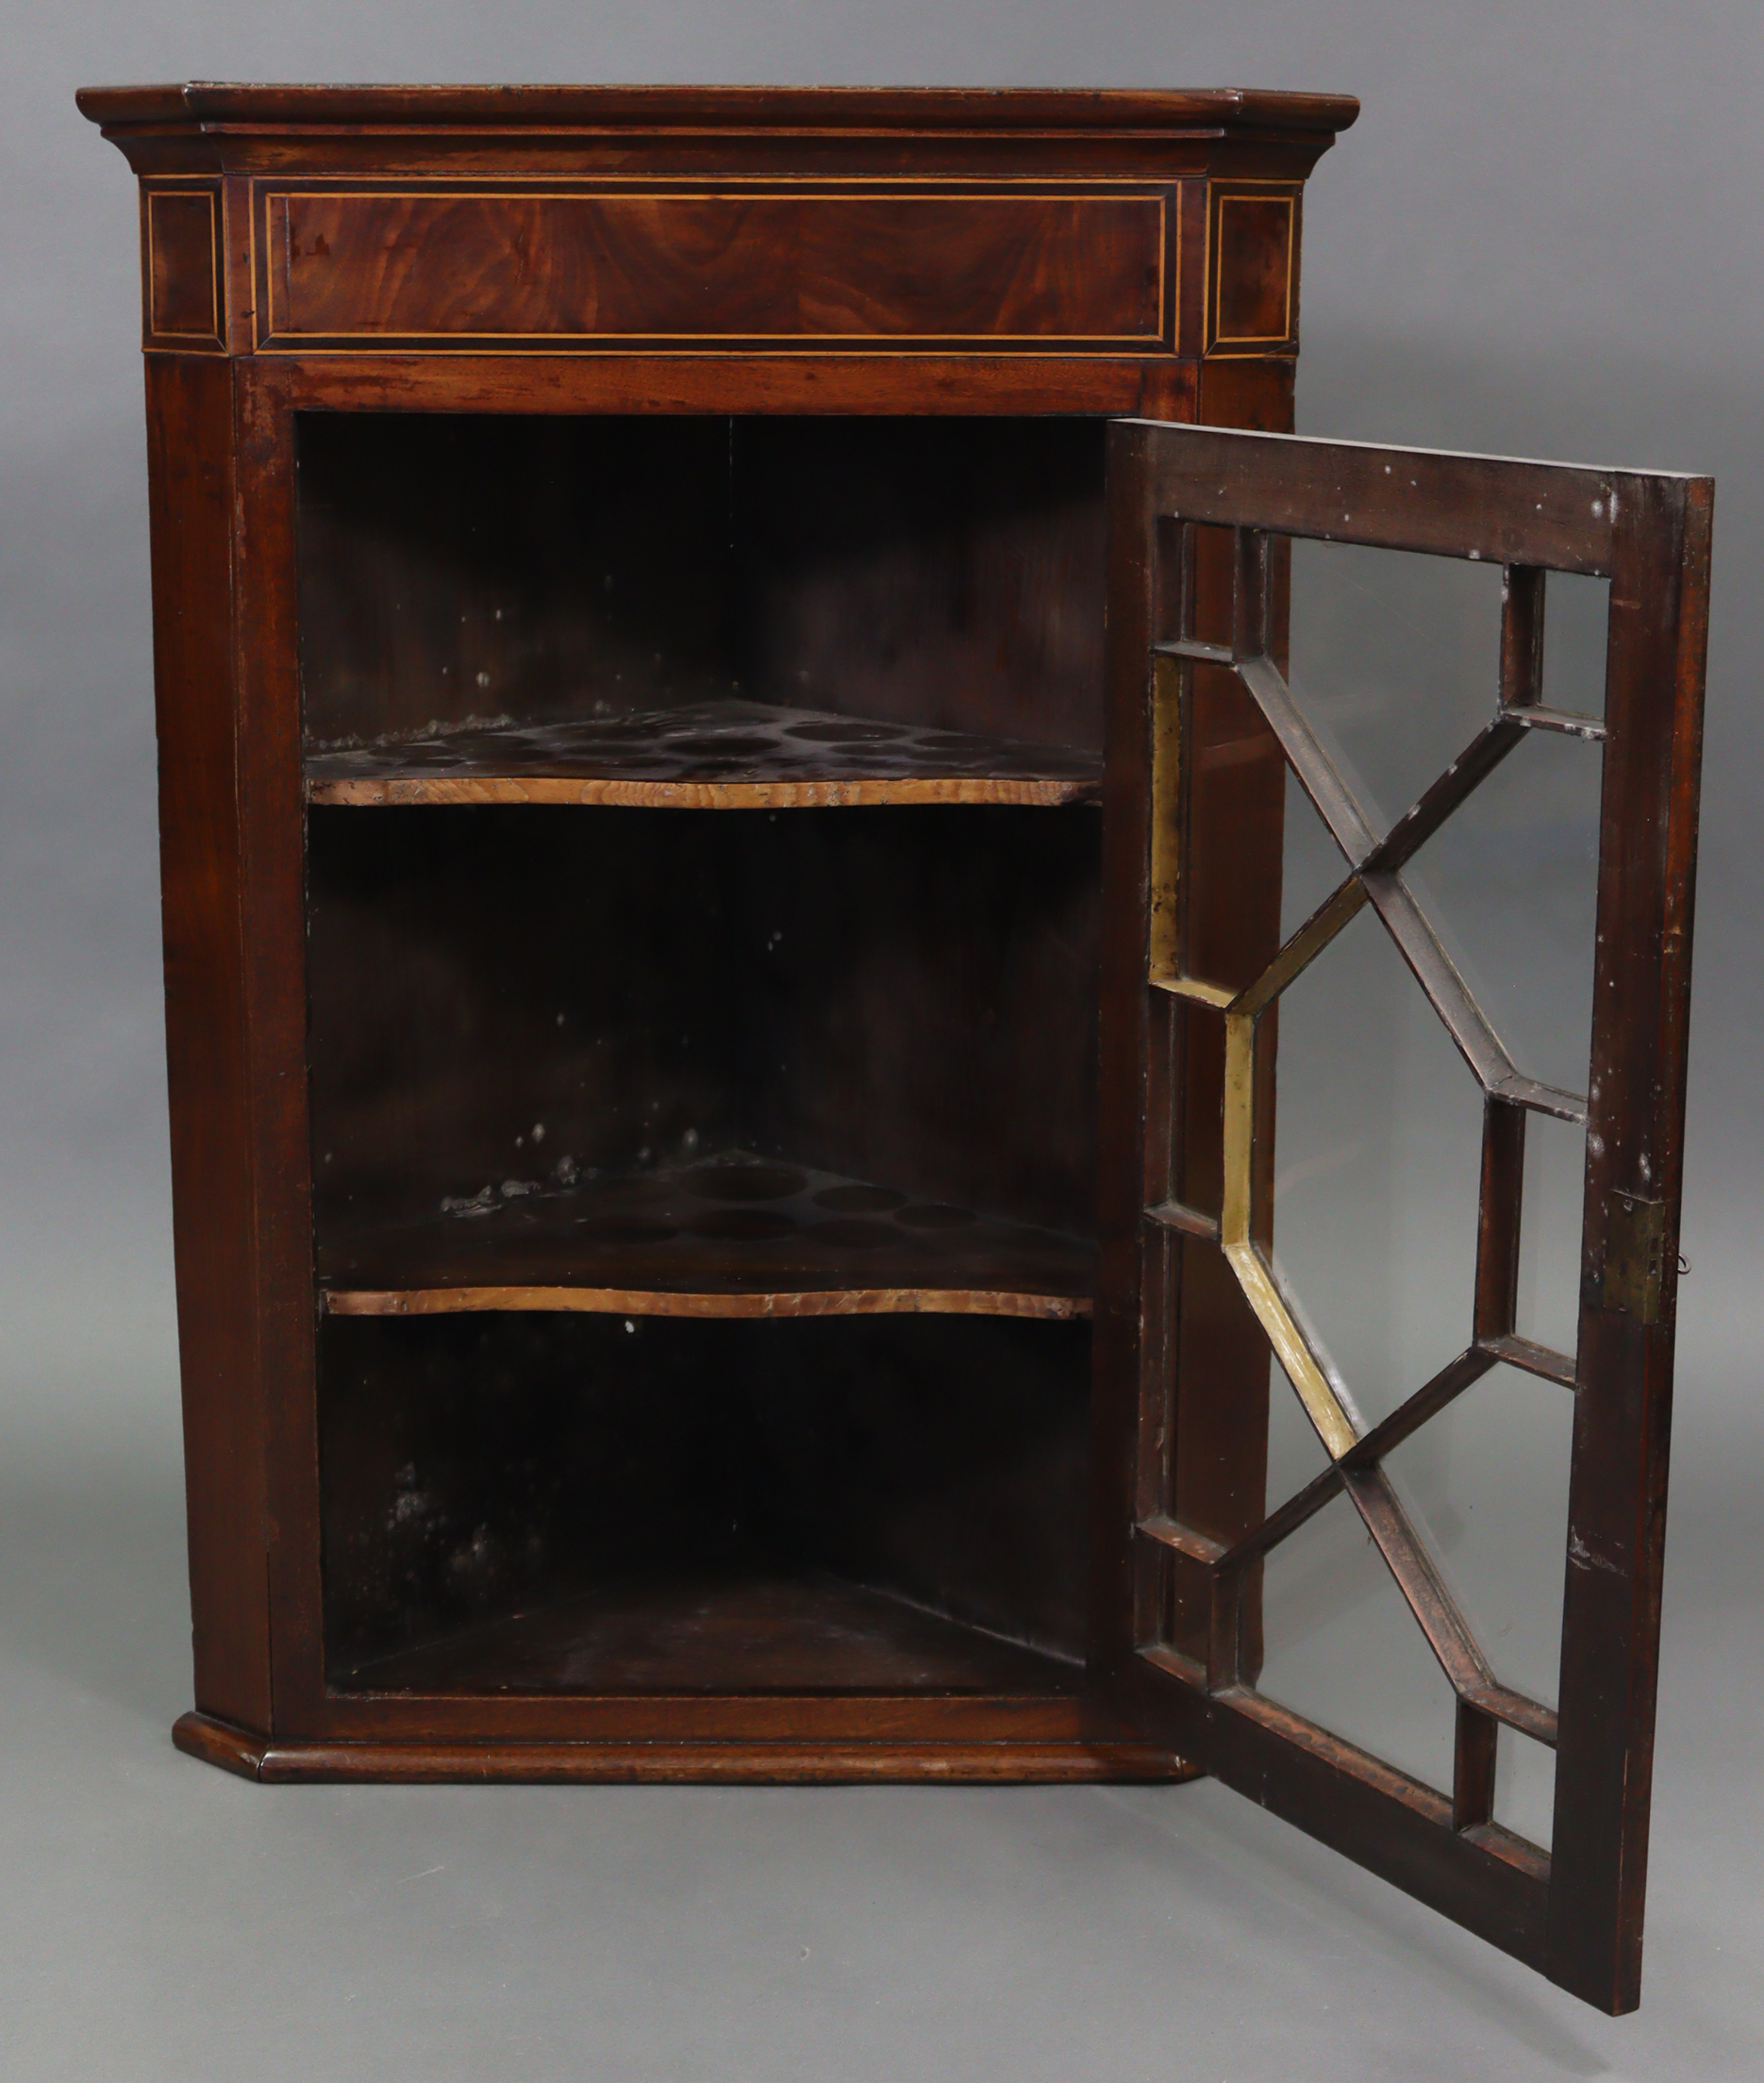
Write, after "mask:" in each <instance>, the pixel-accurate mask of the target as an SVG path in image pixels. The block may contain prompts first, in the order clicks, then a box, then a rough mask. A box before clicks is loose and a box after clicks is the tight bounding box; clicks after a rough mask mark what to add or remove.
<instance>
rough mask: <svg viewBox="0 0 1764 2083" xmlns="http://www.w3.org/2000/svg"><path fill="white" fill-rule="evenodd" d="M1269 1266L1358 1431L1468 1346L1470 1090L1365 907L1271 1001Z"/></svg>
mask: <svg viewBox="0 0 1764 2083" xmlns="http://www.w3.org/2000/svg"><path fill="white" fill-rule="evenodd" d="M1275 1064H1276V1088H1277V1097H1276V1103H1275V1115H1276V1118H1275V1124H1274V1219H1273V1241H1274V1264H1275V1267H1276V1270H1277V1271H1278V1273H1279V1275H1280V1278H1281V1281H1282V1283H1283V1285H1284V1286H1285V1288H1286V1290H1287V1291H1288V1293H1289V1295H1290V1298H1291V1300H1292V1303H1293V1304H1294V1308H1295V1313H1297V1314H1299V1315H1300V1316H1301V1317H1302V1318H1303V1320H1304V1321H1306V1323H1307V1325H1309V1326H1310V1327H1312V1328H1313V1329H1314V1330H1315V1332H1316V1334H1317V1336H1318V1337H1319V1339H1320V1340H1321V1341H1322V1343H1323V1346H1324V1348H1325V1349H1326V1350H1327V1352H1328V1354H1329V1355H1330V1357H1331V1358H1332V1359H1333V1361H1334V1363H1335V1365H1336V1367H1337V1369H1338V1370H1339V1371H1340V1375H1341V1378H1342V1380H1343V1382H1344V1383H1345V1385H1346V1387H1347V1389H1348V1391H1349V1393H1350V1394H1351V1396H1352V1398H1353V1400H1354V1403H1355V1404H1356V1406H1357V1408H1358V1409H1359V1411H1360V1412H1361V1414H1362V1415H1363V1416H1364V1417H1365V1419H1366V1421H1367V1423H1368V1424H1373V1423H1376V1421H1377V1420H1378V1419H1379V1418H1382V1417H1384V1416H1386V1415H1388V1414H1389V1413H1390V1411H1391V1410H1393V1409H1394V1408H1396V1407H1397V1405H1398V1404H1399V1403H1401V1402H1402V1401H1403V1400H1404V1399H1405V1398H1406V1397H1407V1396H1409V1395H1411V1394H1413V1392H1414V1391H1416V1390H1417V1389H1419V1388H1420V1387H1421V1386H1422V1384H1423V1382H1425V1381H1426V1380H1427V1379H1428V1378H1429V1377H1430V1376H1431V1375H1434V1374H1436V1373H1437V1372H1438V1371H1439V1368H1441V1367H1443V1366H1444V1365H1445V1363H1446V1362H1447V1361H1448V1360H1449V1359H1451V1358H1453V1357H1454V1356H1455V1355H1456V1354H1457V1353H1460V1352H1462V1351H1463V1349H1464V1348H1465V1346H1466V1345H1468V1344H1469V1343H1470V1340H1471V1331H1472V1302H1473V1294H1474V1288H1475V1263H1476V1202H1477V1191H1478V1186H1479V1182H1480V1177H1481V1161H1482V1160H1481V1151H1482V1094H1481V1091H1480V1089H1479V1088H1478V1086H1477V1084H1476V1082H1475V1080H1474V1079H1473V1077H1472V1075H1471V1074H1470V1072H1469V1070H1468V1069H1467V1067H1466V1066H1465V1063H1464V1060H1463V1058H1461V1057H1460V1056H1459V1055H1458V1053H1457V1050H1456V1047H1455V1046H1454V1045H1453V1042H1452V1041H1451V1038H1450V1037H1449V1036H1448V1035H1447V1033H1446V1031H1445V1029H1444V1028H1443V1027H1442V1026H1441V1025H1440V1024H1439V1020H1438V1019H1437V1018H1436V1017H1435V1015H1434V1012H1433V1008H1431V1007H1430V1006H1429V1005H1428V1003H1427V1001H1426V1000H1425V998H1423V996H1422V994H1421V992H1420V990H1419V989H1418V988H1417V986H1416V984H1415V981H1414V979H1413V978H1412V977H1411V976H1410V975H1409V973H1408V970H1407V968H1406V965H1405V964H1404V962H1403V959H1402V958H1401V956H1399V955H1398V953H1397V951H1396V948H1395V946H1394V944H1393V943H1392V942H1391V940H1390V935H1389V934H1388V933H1387V932H1386V931H1385V929H1384V926H1383V925H1382V924H1381V923H1380V921H1379V920H1378V919H1377V918H1376V916H1375V915H1374V914H1373V913H1372V912H1371V911H1362V912H1361V913H1360V914H1359V916H1358V917H1357V918H1356V919H1355V920H1354V921H1353V923H1352V924H1351V925H1349V926H1348V927H1347V928H1346V930H1345V931H1344V932H1342V933H1341V934H1340V937H1339V938H1338V939H1337V940H1336V941H1335V942H1332V943H1331V945H1330V946H1329V947H1328V948H1326V949H1325V950H1324V952H1323V954H1322V955H1321V956H1320V957H1319V958H1318V959H1317V960H1316V961H1315V962H1314V963H1313V964H1312V965H1311V967H1310V968H1309V969H1308V970H1306V972H1305V974H1304V975H1302V976H1301V977H1300V978H1299V979H1298V981H1297V982H1296V983H1295V984H1293V985H1291V986H1290V988H1289V989H1288V990H1287V991H1286V992H1284V993H1283V994H1282V996H1281V999H1280V1002H1279V1031H1278V1037H1277V1042H1276V1054H1275Z"/></svg>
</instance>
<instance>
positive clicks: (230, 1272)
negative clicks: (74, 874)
mask: <svg viewBox="0 0 1764 2083" xmlns="http://www.w3.org/2000/svg"><path fill="white" fill-rule="evenodd" d="M147 428H148V466H149V484H150V488H151V500H152V515H153V603H154V677H155V687H156V700H157V712H158V740H159V858H160V875H161V880H162V905H163V916H164V936H165V996H166V1060H167V1071H168V1077H169V1082H170V1091H171V1112H172V1186H173V1204H174V1213H173V1234H174V1242H175V1256H176V1266H177V1322H178V1341H179V1346H180V1351H181V1358H182V1368H183V1396H184V1461H185V1486H186V1497H187V1505H188V1511H189V1525H190V1586H191V1619H192V1632H193V1641H194V1654H195V1690H196V1704H197V1706H198V1707H199V1708H201V1709H202V1711H203V1712H205V1713H208V1714H211V1715H214V1716H216V1717H218V1718H220V1719H223V1720H225V1721H228V1722H232V1723H234V1724H237V1725H241V1726H243V1727H248V1728H259V1729H264V1730H267V1729H268V1728H269V1726H270V1656H269V1647H270V1645H269V1608H268V1601H267V1591H266V1575H265V1559H264V1538H265V1521H264V1461H263V1432H262V1408H261V1400H260V1391H259V1384H258V1378H257V1366H256V1350H257V1343H256V1331H255V1324H254V1318H255V1301H254V1297H255V1267H254V1255H253V1249H252V1237H253V1226H254V1220H253V1194H252V1168H251V1162H250V1140H249V1113H248V1107H247V1100H246V1059H245V1043H244V1006H243V969H242V946H241V929H240V830H239V804H238V792H237V774H236V757H235V756H236V749H237V746H236V709H235V704H234V690H233V681H232V630H233V613H232V542H231V516H232V495H233V443H232V371H231V369H230V367H229V366H228V365H227V364H226V363H225V362H224V361H222V360H219V359H218V358H217V359H213V360H203V359H200V358H196V357H190V358H185V357H177V358H170V357H163V358H162V357H158V356H150V357H149V358H148V360H147Z"/></svg>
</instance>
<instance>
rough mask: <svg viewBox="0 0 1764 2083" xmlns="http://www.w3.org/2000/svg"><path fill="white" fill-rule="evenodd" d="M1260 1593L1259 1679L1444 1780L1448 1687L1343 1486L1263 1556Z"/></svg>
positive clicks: (1448, 1779) (1290, 1701)
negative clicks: (1342, 1494) (1261, 1648)
mask: <svg viewBox="0 0 1764 2083" xmlns="http://www.w3.org/2000/svg"><path fill="white" fill-rule="evenodd" d="M1263 1601H1264V1604H1263V1627H1264V1635H1265V1641H1266V1651H1265V1655H1264V1660H1263V1664H1262V1675H1261V1679H1260V1682H1259V1686H1258V1690H1259V1691H1262V1692H1264V1693H1265V1694H1266V1695H1267V1696H1268V1697H1269V1698H1270V1699H1272V1700H1275V1701H1278V1702H1279V1704H1280V1705H1281V1706H1282V1707H1289V1708H1292V1709H1293V1711H1294V1712H1295V1713H1299V1714H1303V1715H1304V1716H1306V1719H1307V1720H1309V1721H1313V1722H1316V1723H1318V1724H1320V1725H1322V1726H1323V1727H1324V1728H1326V1729H1329V1730H1330V1731H1331V1732H1332V1733H1333V1734H1335V1735H1337V1736H1343V1737H1345V1738H1346V1739H1347V1740H1348V1741H1350V1742H1353V1743H1357V1744H1358V1745H1359V1746H1360V1748H1361V1749H1363V1750H1369V1751H1371V1752H1372V1754H1373V1757H1375V1758H1383V1759H1384V1760H1385V1762H1386V1763H1387V1764H1392V1765H1395V1766H1397V1767H1398V1769H1399V1770H1401V1771H1403V1772H1406V1773H1410V1774H1412V1775H1414V1776H1415V1777H1416V1778H1418V1779H1422V1780H1424V1781H1425V1782H1426V1783H1427V1784H1428V1785H1429V1786H1432V1787H1436V1788H1438V1789H1439V1791H1441V1792H1449V1791H1451V1786H1452V1738H1453V1726H1454V1722H1455V1717H1456V1705H1455V1702H1454V1699H1453V1694H1452V1688H1451V1687H1450V1686H1449V1685H1448V1684H1447V1683H1446V1679H1445V1675H1444V1673H1443V1672H1442V1671H1441V1670H1440V1669H1439V1663H1438V1661H1437V1660H1436V1658H1435V1657H1434V1654H1433V1651H1432V1650H1431V1649H1429V1648H1428V1646H1427V1640H1426V1637H1425V1636H1424V1635H1423V1633H1422V1631H1421V1629H1420V1627H1419V1626H1418V1625H1416V1622H1415V1616H1414V1615H1413V1614H1412V1613H1411V1612H1410V1611H1409V1609H1408V1608H1407V1606H1406V1604H1405V1603H1404V1600H1403V1596H1402V1593H1401V1592H1400V1591H1398V1590H1397V1588H1396V1585H1395V1583H1394V1581H1393V1580H1392V1578H1391V1576H1390V1572H1389V1570H1387V1569H1386V1568H1385V1565H1384V1559H1383V1558H1382V1557H1381V1556H1380V1555H1379V1553H1378V1551H1377V1549H1376V1548H1374V1547H1373V1544H1372V1541H1371V1540H1370V1539H1369V1538H1368V1536H1367V1532H1366V1528H1365V1525H1364V1523H1363V1522H1362V1521H1361V1519H1360V1516H1359V1514H1358V1513H1357V1512H1356V1510H1355V1509H1354V1508H1353V1506H1352V1505H1351V1504H1350V1503H1349V1502H1348V1500H1347V1499H1346V1498H1345V1497H1338V1498H1336V1499H1335V1500H1334V1501H1333V1502H1332V1503H1331V1504H1328V1505H1325V1506H1324V1507H1323V1510H1322V1511H1320V1512H1318V1513H1317V1515H1316V1516H1315V1517H1314V1518H1312V1519H1309V1520H1307V1521H1306V1524H1305V1525H1303V1526H1301V1527H1300V1528H1299V1530H1298V1531H1297V1532H1296V1533H1295V1534H1293V1535H1291V1537H1290V1539H1288V1540H1286V1541H1282V1542H1281V1544H1280V1545H1279V1546H1278V1547H1277V1548H1276V1549H1275V1550H1274V1551H1273V1555H1271V1556H1270V1557H1269V1558H1268V1563H1267V1570H1266V1575H1265V1577H1264V1583H1263Z"/></svg>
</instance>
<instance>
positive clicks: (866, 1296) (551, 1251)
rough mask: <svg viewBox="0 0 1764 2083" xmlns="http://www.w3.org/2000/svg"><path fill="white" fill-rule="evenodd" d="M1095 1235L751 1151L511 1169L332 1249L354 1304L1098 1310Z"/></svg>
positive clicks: (387, 1310) (374, 1310) (731, 1312)
mask: <svg viewBox="0 0 1764 2083" xmlns="http://www.w3.org/2000/svg"><path fill="white" fill-rule="evenodd" d="M1095 1258H1096V1252H1095V1247H1094V1245H1092V1244H1090V1243H1089V1242H1088V1241H1085V1240H1084V1239H1081V1238H1077V1237H1071V1236H1066V1235H1063V1234H1061V1233H1059V1232H1058V1231H1055V1230H1050V1229H1041V1228H1037V1227H1036V1226H1034V1225H1030V1224H1026V1223H1015V1222H1010V1221H1007V1220H1002V1219H1000V1218H998V1217H995V1216H988V1215H981V1214H976V1213H975V1212H974V1210H973V1209H971V1208H957V1207H954V1206H951V1205H949V1204H947V1203H942V1202H938V1201H935V1200H929V1199H926V1198H924V1197H923V1196H915V1195H913V1194H909V1193H906V1192H902V1191H898V1190H896V1189H894V1188H892V1187H887V1186H878V1185H875V1184H873V1183H872V1182H871V1181H869V1180H865V1179H853V1178H847V1177H845V1176H843V1175H840V1174H838V1173H832V1172H823V1171H819V1170H816V1169H815V1168H814V1167H812V1166H809V1165H802V1164H790V1163H785V1162H779V1161H774V1160H772V1159H767V1158H757V1157H755V1156H753V1155H752V1154H751V1153H750V1152H747V1151H742V1150H733V1151H727V1152H724V1153H723V1154H722V1155H720V1156H717V1157H714V1158H705V1159H703V1160H701V1161H700V1162H698V1163H695V1164H691V1165H673V1166H657V1167H655V1168H653V1169H650V1170H646V1171H643V1172H641V1173H635V1174H622V1175H607V1176H604V1177H596V1178H588V1179H582V1180H579V1181H573V1182H572V1183H571V1184H569V1185H567V1186H563V1185H558V1184H556V1183H551V1184H544V1185H541V1184H540V1183H538V1182H524V1181H519V1180H510V1181H508V1183H507V1184H506V1185H504V1186H503V1187H501V1188H499V1189H498V1188H491V1187H486V1188H485V1189H484V1190H483V1191H481V1192H479V1193H477V1194H474V1195H472V1196H470V1197H456V1198H453V1199H450V1200H449V1201H447V1202H446V1203H445V1204H443V1206H442V1207H441V1208H440V1209H439V1210H437V1211H436V1212H435V1213H434V1214H432V1215H427V1216H424V1217H423V1218H421V1219H420V1220H418V1221H415V1222H407V1223H401V1224H396V1225H386V1226H382V1227H378V1228H374V1229H363V1230H359V1231H357V1232H356V1233H354V1234H353V1235H349V1236H344V1237H341V1238H337V1239H334V1240H326V1241H325V1242H323V1243H322V1244H321V1247H320V1250H319V1255H318V1263H319V1277H320V1281H321V1284H322V1286H323V1288H324V1290H325V1308H327V1309H328V1310H329V1311H330V1312H331V1313H332V1314H333V1315H336V1316H427V1315H436V1314H442V1313H450V1312H453V1311H462V1310H489V1309H497V1310H501V1309H539V1310H557V1309H564V1310H580V1311H586V1312H597V1313H611V1314H618V1315H634V1316H823V1315H854V1314H857V1315H875V1314H897V1313H903V1312H912V1313H916V1312H921V1311H935V1312H940V1313H945V1314H966V1315H982V1316H1029V1317H1054V1318H1070V1317H1079V1316H1088V1315H1089V1314H1090V1288H1091V1285H1092V1283H1093V1280H1094V1277H1095V1271H1094V1269H1095Z"/></svg>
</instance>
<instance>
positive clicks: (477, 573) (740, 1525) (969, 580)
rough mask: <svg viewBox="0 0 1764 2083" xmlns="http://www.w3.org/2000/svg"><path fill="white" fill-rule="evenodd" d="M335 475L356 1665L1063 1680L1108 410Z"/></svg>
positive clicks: (1083, 1426) (332, 1457)
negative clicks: (1076, 416)
mask: <svg viewBox="0 0 1764 2083" xmlns="http://www.w3.org/2000/svg"><path fill="white" fill-rule="evenodd" d="M298 458H299V470H298V483H299V558H300V590H299V613H300V659H301V673H302V685H303V697H304V718H305V732H306V750H307V763H308V797H309V805H310V807H309V810H308V988H309V1031H308V1092H309V1106H310V1119H311V1131H312V1158H313V1178H314V1196H313V1208H314V1225H315V1252H316V1262H317V1273H318V1279H319V1286H320V1291H321V1295H322V1297H323V1304H324V1308H325V1319H324V1324H323V1328H322V1333H321V1338H320V1342H319V1364H320V1382H319V1408H320V1426H321V1490H322V1519H323V1563H324V1575H325V1634H326V1642H325V1653H326V1664H327V1673H328V1677H329V1682H330V1683H331V1684H332V1685H333V1687H336V1688H338V1689H341V1690H344V1691H358V1690H367V1691H394V1692H419V1693H421V1692H442V1693H455V1692H470V1693H483V1692H507V1691H519V1692H527V1691H536V1692H557V1691H578V1692H662V1693H666V1692H670V1691H710V1692H733V1693H747V1692H766V1691H822V1692H825V1691H930V1692H939V1691H955V1692H976V1691H978V1692H1006V1693H1020V1692H1032V1693H1049V1692H1061V1691H1067V1690H1069V1689H1070V1686H1071V1683H1072V1678H1073V1670H1074V1663H1073V1659H1075V1658H1078V1657H1079V1656H1081V1653H1082V1641H1083V1636H1082V1613H1083V1608H1084V1559H1083V1558H1084V1550H1085V1541H1084V1538H1083V1513H1084V1500H1085V1492H1086V1489H1087V1484H1088V1467H1087V1463H1088V1448H1087V1428H1088V1407H1089V1393H1090V1391H1089V1378H1090V1361H1089V1346H1090V1333H1089V1325H1088V1323H1087V1322H1086V1318H1087V1316H1088V1312H1089V1308H1090V1287H1091V1282H1092V1276H1093V1275H1092V1266H1093V1258H1094V1215H1093V1204H1094V1191H1095V1176H1094V1175H1095V1108H1096V1007H1097V995H1098V978H1097V967H1098V941H1099V919H1098V897H1099V875H1100V858H1099V852H1100V819H1099V817H1098V815H1097V811H1096V808H1095V798H1096V794H1097V784H1098V780H1099V777H1100V768H1101V750H1102V747H1101V723H1100V703H1101V682H1102V642H1103V552H1104V544H1103V532H1104V529H1103V506H1102V480H1103V447H1102V428H1101V426H1100V425H1098V424H1096V423H1095V422H1090V421H1082V420H1059V419H1045V420H1029V421H1023V420H945V421H935V420H932V421H927V420H912V421H885V420H874V421H851V420H840V419H814V420H737V421H731V420H729V419H726V418H718V419H697V418H666V417H654V418H642V419H636V418H604V419H588V418H567V419H562V418H560V419H538V418H521V417H507V418H494V419H491V418H465V417H445V418H444V417H437V416H426V415H392V414H385V415H377V414H355V413H350V414H341V413H338V414H309V415H303V416H302V418H301V420H300V423H299V444H298Z"/></svg>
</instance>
